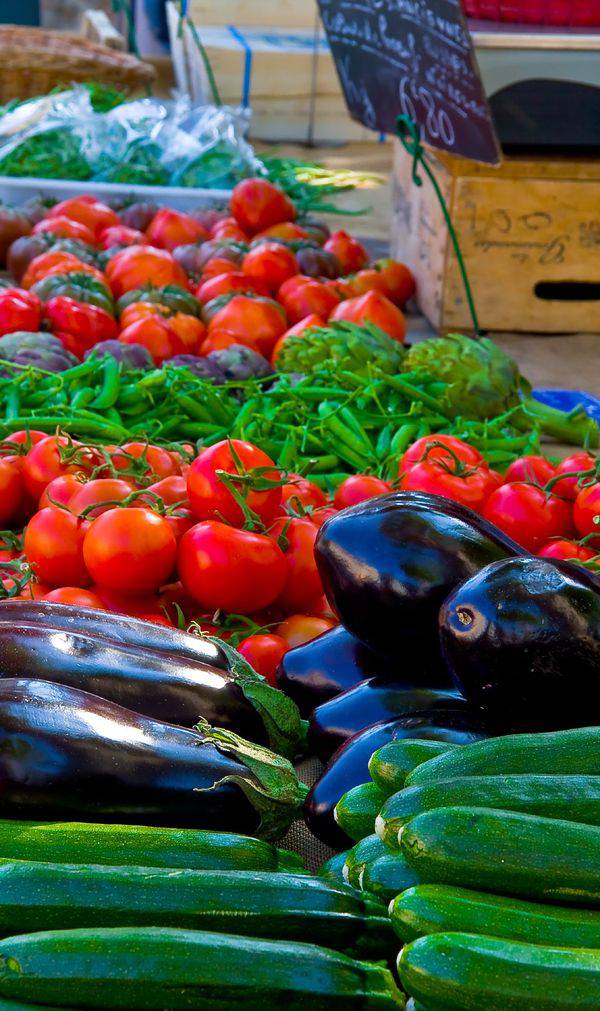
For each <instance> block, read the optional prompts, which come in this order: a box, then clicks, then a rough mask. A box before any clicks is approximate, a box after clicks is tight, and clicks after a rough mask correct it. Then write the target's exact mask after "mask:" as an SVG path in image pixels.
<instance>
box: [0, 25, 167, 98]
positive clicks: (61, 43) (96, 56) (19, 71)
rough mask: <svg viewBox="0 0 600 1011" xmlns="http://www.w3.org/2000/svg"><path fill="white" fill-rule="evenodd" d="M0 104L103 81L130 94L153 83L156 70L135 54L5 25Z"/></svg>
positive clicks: (0, 34)
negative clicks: (60, 88) (73, 84)
mask: <svg viewBox="0 0 600 1011" xmlns="http://www.w3.org/2000/svg"><path fill="white" fill-rule="evenodd" d="M0 68H1V69H0V103H5V102H10V101H12V100H13V99H25V98H32V97H33V96H34V95H45V94H46V93H47V92H48V91H51V89H52V88H54V87H56V86H57V85H69V84H71V83H73V82H74V81H98V82H101V83H103V84H112V85H114V86H115V87H118V88H122V89H124V90H126V91H131V90H134V89H136V88H140V87H143V86H144V85H147V84H149V83H150V82H151V81H152V80H153V78H154V73H155V71H154V68H153V67H151V66H150V65H149V64H147V63H143V62H142V61H141V60H138V59H137V58H136V57H135V56H132V55H131V54H130V53H120V52H118V51H117V50H115V49H108V48H107V47H106V46H99V45H96V44H95V43H94V42H88V41H87V39H83V38H81V37H80V36H78V35H69V34H67V33H66V32H52V31H46V30H45V29H43V28H22V27H19V26H18V25H1V26H0Z"/></svg>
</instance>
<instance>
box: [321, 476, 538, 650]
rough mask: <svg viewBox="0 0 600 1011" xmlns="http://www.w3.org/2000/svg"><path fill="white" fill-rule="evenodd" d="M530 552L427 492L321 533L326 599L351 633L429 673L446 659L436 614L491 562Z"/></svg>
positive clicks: (352, 516) (381, 501) (385, 503)
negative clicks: (453, 593)
mask: <svg viewBox="0 0 600 1011" xmlns="http://www.w3.org/2000/svg"><path fill="white" fill-rule="evenodd" d="M523 554H525V552H524V550H523V549H522V548H521V547H519V545H518V544H515V542H514V541H511V540H510V538H508V537H506V535H505V534H503V533H502V532H501V531H500V530H498V529H497V528H496V527H494V526H493V525H492V524H491V523H488V522H487V521H486V520H484V519H483V518H482V517H481V516H479V515H478V514H477V513H474V512H473V511H472V510H471V509H467V508H466V507H465V506H461V505H459V504H458V503H457V502H451V501H450V500H449V499H444V498H439V497H438V496H436V495H425V494H423V493H421V492H396V493H394V494H393V495H385V496H382V497H380V498H377V499H371V500H370V501H368V502H363V503H361V504H360V505H357V506H353V507H352V508H350V509H344V510H343V511H342V512H340V513H338V514H337V515H336V516H332V517H331V519H328V520H327V521H326V522H325V523H324V524H323V526H322V527H321V529H320V531H319V536H318V538H317V542H316V545H315V555H316V559H317V563H318V567H319V572H320V574H321V579H322V581H323V586H324V588H325V593H326V595H327V598H328V600H329V602H330V604H332V606H333V608H334V610H335V612H336V613H337V614H338V615H339V617H340V619H341V622H342V624H343V625H344V627H345V628H347V629H348V631H349V632H351V633H352V635H355V636H356V637H357V639H360V640H361V641H362V642H364V643H365V644H366V645H367V646H369V647H370V648H371V649H373V650H375V652H377V653H381V654H382V655H383V656H388V657H390V658H392V659H396V660H398V661H400V660H401V661H402V664H403V667H404V668H406V667H407V666H409V667H412V666H413V665H414V664H418V665H419V667H423V666H424V667H425V669H429V668H431V665H432V664H437V665H438V666H439V667H440V669H442V668H441V656H440V649H439V642H438V636H437V618H438V611H439V608H440V606H441V604H442V603H443V601H444V600H445V598H446V597H447V596H448V594H449V593H450V592H451V591H452V590H453V589H454V588H455V587H456V586H458V585H459V584H460V583H462V582H464V580H465V579H468V578H469V577H470V576H472V575H474V573H475V572H478V571H479V570H480V569H482V568H483V567H484V565H487V564H488V563H489V562H495V561H498V560H499V559H501V558H506V557H509V556H515V555H523Z"/></svg>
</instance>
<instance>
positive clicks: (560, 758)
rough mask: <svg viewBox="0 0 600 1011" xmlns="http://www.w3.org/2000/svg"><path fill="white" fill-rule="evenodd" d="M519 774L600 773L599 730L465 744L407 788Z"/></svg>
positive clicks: (419, 772) (427, 766) (419, 771)
mask: <svg viewBox="0 0 600 1011" xmlns="http://www.w3.org/2000/svg"><path fill="white" fill-rule="evenodd" d="M515 773H516V774H518V773H540V774H542V775H546V774H548V775H551V776H557V775H565V776H576V775H582V776H595V775H598V774H599V773H600V727H583V728H581V729H578V730H557V731H553V732H552V733H549V734H511V735H510V736H508V737H494V738H491V739H490V740H487V741H476V742H475V743H474V744H463V745H462V746H461V747H459V748H456V749H454V750H453V751H449V752H448V753H447V754H445V755H439V756H438V757H437V758H432V759H431V760H430V761H429V762H424V763H423V764H422V765H419V766H417V768H416V769H415V770H414V771H413V772H411V773H410V775H409V776H408V777H407V780H406V785H407V786H422V785H424V784H425V783H433V782H434V781H436V780H440V779H454V778H455V777H457V776H503V775H508V774H515Z"/></svg>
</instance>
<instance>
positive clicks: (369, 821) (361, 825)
mask: <svg viewBox="0 0 600 1011" xmlns="http://www.w3.org/2000/svg"><path fill="white" fill-rule="evenodd" d="M384 801H385V793H383V792H382V791H381V790H380V789H379V787H378V786H375V783H361V785H360V786H355V787H353V789H352V790H348V793H345V794H344V796H343V797H342V798H341V800H339V801H338V802H337V804H336V806H335V810H334V818H335V820H336V822H337V823H338V825H339V826H340V828H341V829H343V831H344V832H345V833H346V835H348V836H350V838H351V839H354V840H355V841H356V842H360V840H361V839H364V838H365V837H366V836H369V835H373V832H374V831H375V819H376V817H377V815H378V814H379V812H380V810H381V806H382V804H383V802H384Z"/></svg>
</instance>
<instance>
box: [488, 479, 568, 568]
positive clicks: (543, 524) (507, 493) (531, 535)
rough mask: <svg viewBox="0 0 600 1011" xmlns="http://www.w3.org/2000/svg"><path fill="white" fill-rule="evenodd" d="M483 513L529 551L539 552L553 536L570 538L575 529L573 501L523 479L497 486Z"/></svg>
mask: <svg viewBox="0 0 600 1011" xmlns="http://www.w3.org/2000/svg"><path fill="white" fill-rule="evenodd" d="M483 515H484V516H485V518H486V519H488V520H490V522H491V523H495V524H496V526H497V527H500V529H501V530H504V532H505V533H506V534H508V536H509V537H512V539H513V540H515V541H516V542H517V544H521V545H522V546H523V547H524V548H526V549H527V550H528V551H534V552H535V551H537V549H538V548H539V547H540V545H541V544H544V543H545V542H546V541H549V540H550V539H551V538H552V537H569V536H570V534H571V533H572V531H573V521H572V518H571V504H570V503H569V502H566V501H565V499H562V498H558V496H557V495H551V494H550V495H547V494H546V493H545V492H544V491H543V490H542V489H541V488H536V486H535V485H533V484H526V483H525V482H523V481H517V482H515V484H503V485H502V486H501V487H500V488H496V490H495V491H493V492H492V494H491V495H490V497H489V498H488V500H487V502H486V503H485V506H484V508H483Z"/></svg>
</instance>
